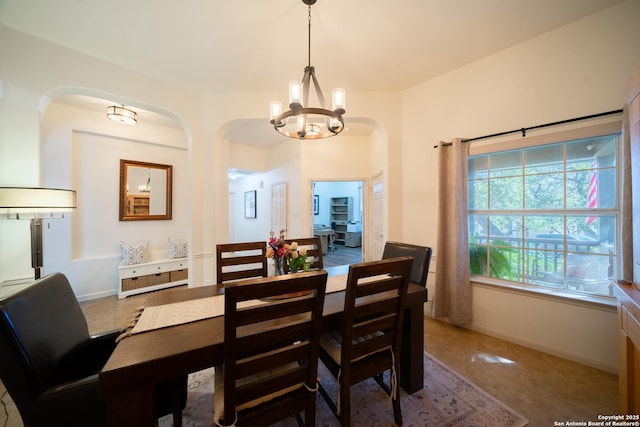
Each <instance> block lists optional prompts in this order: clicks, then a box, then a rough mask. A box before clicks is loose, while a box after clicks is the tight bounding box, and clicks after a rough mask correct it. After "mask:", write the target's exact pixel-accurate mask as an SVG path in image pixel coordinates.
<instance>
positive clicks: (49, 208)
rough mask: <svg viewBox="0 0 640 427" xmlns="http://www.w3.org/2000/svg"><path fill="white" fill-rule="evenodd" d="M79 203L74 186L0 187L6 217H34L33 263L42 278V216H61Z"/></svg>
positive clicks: (0, 208)
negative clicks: (60, 187) (67, 188)
mask: <svg viewBox="0 0 640 427" xmlns="http://www.w3.org/2000/svg"><path fill="white" fill-rule="evenodd" d="M76 207H77V204H76V192H75V191H73V190H61V189H56V188H28V187H0V214H4V215H6V217H7V219H30V220H31V267H33V269H34V270H35V278H36V279H39V278H40V276H41V272H42V266H43V248H42V219H43V218H62V217H64V213H65V212H71V210H72V209H74V208H76ZM57 214H59V215H57Z"/></svg>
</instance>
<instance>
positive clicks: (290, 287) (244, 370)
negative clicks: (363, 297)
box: [216, 271, 327, 425]
mask: <svg viewBox="0 0 640 427" xmlns="http://www.w3.org/2000/svg"><path fill="white" fill-rule="evenodd" d="M326 283H327V272H326V271H310V272H304V273H300V274H296V275H284V276H276V277H267V278H259V279H252V280H245V281H241V282H234V283H230V284H229V285H228V286H227V287H226V288H225V293H224V298H225V315H224V331H225V332H224V333H225V337H224V368H223V369H224V414H225V417H224V418H225V419H224V422H221V424H225V425H231V423H233V422H234V420H235V414H236V410H237V408H242V407H244V406H252V405H253V404H256V403H257V402H259V401H261V400H264V399H265V396H273V395H274V394H277V395H279V397H278V398H276V399H273V400H271V401H270V402H271V403H273V407H272V408H271V409H269V410H264V405H268V404H269V402H264V403H263V406H262V409H261V411H259V413H258V414H255V413H254V414H251V410H247V411H245V412H244V413H238V422H237V424H238V425H240V424H245V425H258V424H260V425H268V424H272V423H274V422H276V421H278V420H280V419H284V418H287V417H289V416H291V415H294V414H297V413H300V412H302V411H307V417H315V402H316V397H315V393H314V392H313V391H309V389H311V390H313V389H315V388H316V378H317V369H318V345H319V344H318V343H319V337H320V321H321V319H322V309H323V305H324V295H325V289H326ZM249 300H263V301H267V302H266V303H263V304H261V305H253V306H249V307H247V306H246V304H245V303H244V302H245V301H249ZM242 307H244V308H242ZM305 385H306V386H307V387H308V388H309V389H307V387H305ZM287 390H289V391H287ZM283 391H287V392H286V394H282V395H280V394H281V393H283ZM216 392H217V391H216ZM254 408H256V409H257V407H254ZM252 416H256V417H257V418H254V419H252V418H251V417H252ZM308 419H309V418H308Z"/></svg>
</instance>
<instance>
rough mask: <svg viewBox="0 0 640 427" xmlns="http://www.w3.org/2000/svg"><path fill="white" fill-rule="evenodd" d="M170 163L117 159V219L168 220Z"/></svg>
mask: <svg viewBox="0 0 640 427" xmlns="http://www.w3.org/2000/svg"><path fill="white" fill-rule="evenodd" d="M172 181H173V166H171V165H161V164H158V163H148V162H138V161H135V160H120V221H143V220H168V219H171V204H172V203H171V198H172Z"/></svg>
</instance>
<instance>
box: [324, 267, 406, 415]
mask: <svg viewBox="0 0 640 427" xmlns="http://www.w3.org/2000/svg"><path fill="white" fill-rule="evenodd" d="M412 261H413V260H412V259H411V258H410V257H399V258H391V259H386V260H381V261H372V262H365V263H360V264H352V265H351V266H349V275H348V279H347V290H346V297H345V302H344V304H345V305H344V320H343V323H342V329H341V330H338V331H332V332H329V333H326V334H323V335H322V337H321V338H320V360H321V361H322V363H323V364H324V365H325V366H326V367H327V368H328V369H329V371H330V372H331V373H332V374H333V376H335V377H336V379H337V381H338V384H339V385H338V388H339V392H338V398H337V399H335V400H336V401H337V402H334V399H333V398H331V397H330V396H329V394H328V392H327V391H326V390H325V389H324V388H323V387H322V383H320V393H321V394H322V396H323V397H324V399H325V400H326V401H327V404H328V405H329V407H330V408H331V409H332V410H333V412H334V413H335V414H336V416H337V417H338V419H339V420H340V423H341V425H343V426H349V425H351V424H350V423H351V404H350V401H351V386H352V385H355V384H358V383H360V382H362V381H364V380H366V379H368V378H375V380H376V381H377V382H378V383H379V384H380V386H381V387H382V388H383V389H384V390H385V391H386V392H387V393H388V394H389V395H390V396H391V398H392V403H393V414H394V419H395V422H396V424H398V425H402V413H401V411H400V389H399V380H400V376H399V375H400V374H399V369H400V351H401V338H402V322H403V319H404V307H405V300H406V295H407V288H408V286H409V275H410V273H411V264H412ZM386 371H390V375H389V382H390V385H387V384H386V383H385V382H384V378H383V374H384V372H386Z"/></svg>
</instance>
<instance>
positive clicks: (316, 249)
mask: <svg viewBox="0 0 640 427" xmlns="http://www.w3.org/2000/svg"><path fill="white" fill-rule="evenodd" d="M286 242H287V243H289V244H290V243H292V242H298V247H299V248H301V247H302V248H306V249H307V258H312V259H313V264H311V269H312V270H322V269H324V262H323V260H322V241H321V240H320V237H318V236H316V237H304V238H301V239H287V240H286ZM284 271H285V272H286V273H288V272H289V266H288V265H287V263H286V262H285V263H284Z"/></svg>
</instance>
